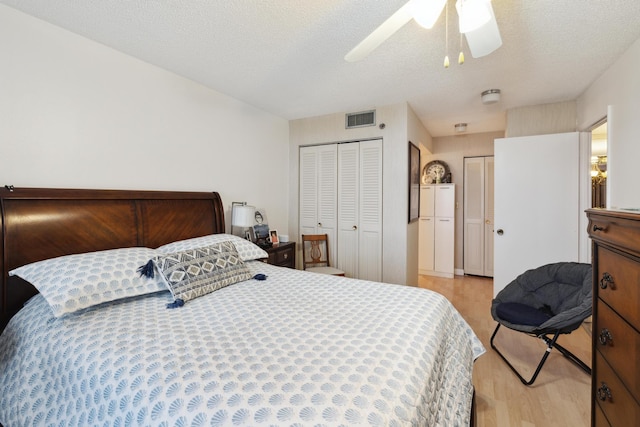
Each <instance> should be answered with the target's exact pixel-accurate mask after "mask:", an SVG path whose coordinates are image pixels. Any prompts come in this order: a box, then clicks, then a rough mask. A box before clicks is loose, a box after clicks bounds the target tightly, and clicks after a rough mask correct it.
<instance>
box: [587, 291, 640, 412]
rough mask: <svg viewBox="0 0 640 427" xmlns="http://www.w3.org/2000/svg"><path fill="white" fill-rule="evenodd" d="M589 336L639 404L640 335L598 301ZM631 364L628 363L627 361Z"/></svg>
mask: <svg viewBox="0 0 640 427" xmlns="http://www.w3.org/2000/svg"><path fill="white" fill-rule="evenodd" d="M597 310H598V311H597V313H598V316H597V319H596V321H595V323H594V327H593V333H594V334H595V335H596V337H595V338H596V349H597V351H599V352H600V353H601V354H602V356H603V357H604V358H605V359H606V360H607V362H608V363H609V365H610V366H611V367H612V368H613V370H614V371H615V372H616V373H617V374H618V377H619V378H620V379H621V380H622V382H623V383H624V385H625V386H626V387H627V388H628V389H629V390H630V391H631V394H632V395H633V396H634V397H635V398H636V400H637V401H639V402H640V381H638V380H639V379H640V365H639V364H638V363H635V361H637V360H640V334H639V333H638V332H637V331H636V330H635V329H633V328H632V327H631V326H629V324H628V323H627V322H625V321H624V319H622V318H621V317H620V316H618V315H617V314H616V313H615V312H614V311H613V310H611V308H609V307H608V306H607V304H605V303H603V302H602V301H601V300H599V301H598V307H597ZM632 360H633V361H634V363H629V362H630V361H632Z"/></svg>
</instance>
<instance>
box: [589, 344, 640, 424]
mask: <svg viewBox="0 0 640 427" xmlns="http://www.w3.org/2000/svg"><path fill="white" fill-rule="evenodd" d="M594 361H595V365H596V366H595V368H596V369H595V377H594V378H593V379H592V381H593V387H594V389H595V400H596V402H597V404H598V405H599V406H600V408H601V409H602V412H604V414H605V416H606V418H607V420H609V423H610V424H611V427H622V426H625V427H626V426H638V425H640V406H638V403H637V402H636V401H635V400H634V399H633V397H632V396H631V394H629V391H628V390H627V389H626V388H625V386H624V385H623V384H622V383H621V382H620V380H619V379H618V377H617V376H616V374H615V373H614V372H613V370H612V369H611V367H610V366H609V364H608V363H607V362H606V361H605V360H604V358H603V357H602V355H601V354H600V353H599V352H596V353H595V358H594ZM631 363H635V361H633V362H631Z"/></svg>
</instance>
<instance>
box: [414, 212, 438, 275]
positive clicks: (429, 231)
mask: <svg viewBox="0 0 640 427" xmlns="http://www.w3.org/2000/svg"><path fill="white" fill-rule="evenodd" d="M419 221H420V224H419V227H418V229H419V231H418V232H419V233H420V238H419V246H418V254H419V255H420V256H419V257H418V271H419V272H420V274H425V273H426V272H427V271H433V261H434V256H435V251H434V250H435V218H434V217H432V216H421V217H420V219H419Z"/></svg>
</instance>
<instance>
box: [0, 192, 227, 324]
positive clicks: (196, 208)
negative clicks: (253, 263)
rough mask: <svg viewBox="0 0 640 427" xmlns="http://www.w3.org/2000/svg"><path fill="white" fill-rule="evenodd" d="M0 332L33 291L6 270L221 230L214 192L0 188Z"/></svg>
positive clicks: (220, 212) (219, 202) (221, 214)
mask: <svg viewBox="0 0 640 427" xmlns="http://www.w3.org/2000/svg"><path fill="white" fill-rule="evenodd" d="M0 228H1V229H2V241H1V242H0V243H1V244H0V270H1V271H2V276H1V277H0V309H1V310H2V311H1V315H2V317H1V318H0V331H1V330H2V328H3V326H4V324H5V323H6V322H7V321H8V319H9V318H10V317H11V316H12V315H13V314H14V313H15V312H16V311H17V310H19V309H20V307H22V305H23V304H24V302H26V301H27V300H28V299H29V298H30V297H31V296H33V295H35V294H36V293H37V291H36V289H35V288H34V287H33V286H32V285H31V284H29V283H27V282H25V281H23V280H22V279H19V278H17V277H9V276H8V272H9V271H10V270H12V269H14V268H16V267H19V266H21V265H25V264H28V263H31V262H35V261H40V260H43V259H47V258H53V257H57V256H62V255H69V254H74V253H83V252H92V251H99V250H106V249H115V248H123V247H131V246H146V247H150V248H155V247H158V246H161V245H163V244H165V243H169V242H172V241H176V240H181V239H187V238H190V237H199V236H204V235H207V234H216V233H224V231H225V226H224V206H223V204H222V200H221V199H220V195H219V194H218V193H216V192H210V193H208V192H177V191H129V190H78V189H47V188H13V187H5V188H1V189H0Z"/></svg>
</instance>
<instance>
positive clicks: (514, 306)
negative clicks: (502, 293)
mask: <svg viewBox="0 0 640 427" xmlns="http://www.w3.org/2000/svg"><path fill="white" fill-rule="evenodd" d="M496 314H497V315H498V317H500V319H502V320H506V321H507V322H509V323H513V324H514V325H527V326H540V325H542V324H543V323H544V322H546V321H547V320H549V319H551V318H552V317H553V313H551V312H550V310H548V309H545V308H542V309H537V308H534V307H531V306H528V305H526V304H521V303H519V302H503V303H500V304H498V305H497V306H496Z"/></svg>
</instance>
